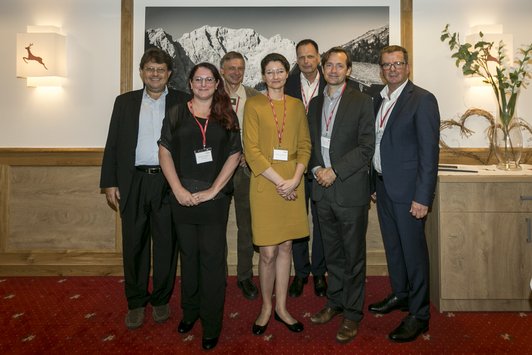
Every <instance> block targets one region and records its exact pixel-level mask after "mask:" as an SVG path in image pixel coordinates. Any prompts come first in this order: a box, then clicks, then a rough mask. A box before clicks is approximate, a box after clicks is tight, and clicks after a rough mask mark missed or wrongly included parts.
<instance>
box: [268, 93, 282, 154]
mask: <svg viewBox="0 0 532 355" xmlns="http://www.w3.org/2000/svg"><path fill="white" fill-rule="evenodd" d="M267 96H268V101H269V102H270V107H271V108H272V113H273V119H274V120H275V127H276V128H277V139H278V140H279V147H280V146H281V140H282V139H283V131H284V125H285V123H286V97H285V95H283V105H284V113H283V125H282V126H281V129H279V121H278V120H277V113H276V112H275V108H274V107H273V101H272V98H271V97H270V93H268V94H267Z"/></svg>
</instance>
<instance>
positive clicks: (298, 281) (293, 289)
mask: <svg viewBox="0 0 532 355" xmlns="http://www.w3.org/2000/svg"><path fill="white" fill-rule="evenodd" d="M307 283H308V277H299V276H294V279H293V280H292V284H291V285H290V288H289V289H288V295H289V296H290V297H299V296H301V294H302V293H303V286H304V285H306V284H307Z"/></svg>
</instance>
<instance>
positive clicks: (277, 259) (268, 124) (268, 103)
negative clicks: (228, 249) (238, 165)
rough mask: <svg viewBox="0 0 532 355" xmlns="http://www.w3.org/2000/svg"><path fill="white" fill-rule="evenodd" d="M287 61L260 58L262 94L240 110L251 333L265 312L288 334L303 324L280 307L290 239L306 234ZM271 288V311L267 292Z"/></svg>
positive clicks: (299, 128)
mask: <svg viewBox="0 0 532 355" xmlns="http://www.w3.org/2000/svg"><path fill="white" fill-rule="evenodd" d="M289 68H290V65H289V63H288V61H287V60H286V58H285V57H284V56H282V55H280V54H277V53H271V54H268V55H267V56H266V57H264V59H263V60H262V61H261V71H262V76H263V80H264V82H265V83H266V86H267V92H266V95H258V96H254V97H251V98H248V99H247V101H246V106H245V110H244V125H243V126H244V127H243V136H244V154H245V157H246V161H247V163H248V165H249V167H250V168H251V170H252V172H253V174H252V176H251V181H250V207H251V221H252V222H251V223H252V230H253V242H254V244H255V245H257V246H259V248H260V259H259V279H260V286H261V294H262V302H263V303H262V308H261V312H260V314H259V316H258V318H257V319H256V321H255V323H254V324H253V328H252V331H253V334H256V335H260V334H262V333H264V331H266V327H267V326H268V322H269V319H270V316H271V314H272V310H273V313H274V314H275V320H277V321H279V322H281V323H283V324H284V325H286V326H287V327H288V329H290V330H291V331H293V332H300V331H302V330H303V324H301V323H300V322H298V321H297V320H296V319H295V318H294V317H292V316H291V315H290V313H289V312H288V310H287V309H286V296H287V293H288V280H289V277H290V263H291V257H292V253H291V250H292V240H293V239H298V238H304V237H306V236H307V235H309V226H308V218H307V212H306V207H305V191H304V184H302V177H303V173H304V172H305V169H306V166H307V163H308V161H309V158H310V137H309V131H308V122H307V118H306V115H305V109H304V107H303V103H302V102H301V101H300V100H298V99H294V98H292V97H290V96H286V95H285V94H284V85H285V83H286V79H287V78H288V70H289ZM274 287H275V309H273V304H272V295H273V291H274Z"/></svg>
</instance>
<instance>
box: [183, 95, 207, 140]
mask: <svg viewBox="0 0 532 355" xmlns="http://www.w3.org/2000/svg"><path fill="white" fill-rule="evenodd" d="M188 108H189V109H190V112H191V113H192V116H193V117H194V119H195V120H196V123H197V124H198V127H199V129H200V131H201V137H202V138H203V148H205V146H206V145H207V127H208V126H209V117H207V122H205V127H203V126H202V125H201V123H199V121H198V119H197V118H196V115H195V114H194V107H192V101H189V102H188Z"/></svg>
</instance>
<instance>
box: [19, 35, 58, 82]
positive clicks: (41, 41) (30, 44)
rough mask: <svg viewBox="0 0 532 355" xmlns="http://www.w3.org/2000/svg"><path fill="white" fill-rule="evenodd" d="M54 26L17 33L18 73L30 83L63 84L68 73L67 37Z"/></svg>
mask: <svg viewBox="0 0 532 355" xmlns="http://www.w3.org/2000/svg"><path fill="white" fill-rule="evenodd" d="M59 32H60V31H59V28H57V27H52V26H28V29H27V33H17V77H19V78H26V79H27V80H26V83H27V86H61V85H62V83H63V79H64V78H65V77H66V48H65V47H66V45H65V43H66V37H65V36H63V35H61V34H60V33H59Z"/></svg>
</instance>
